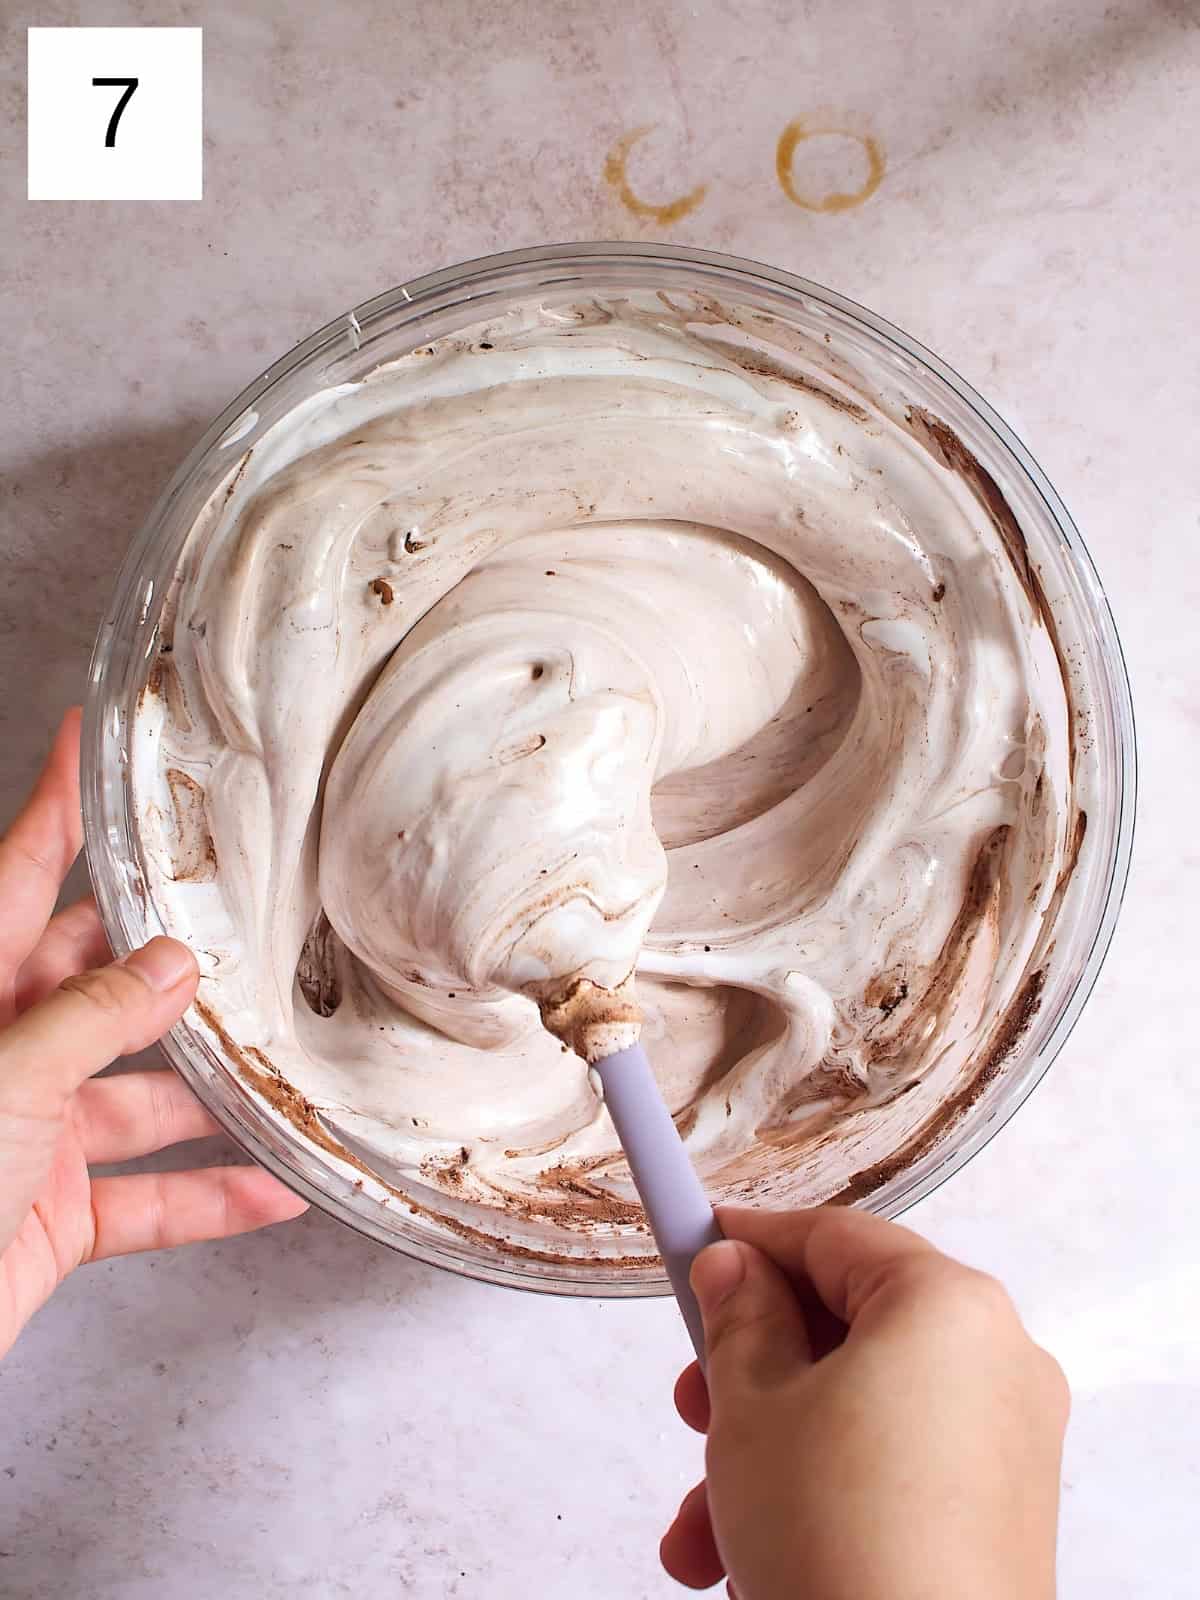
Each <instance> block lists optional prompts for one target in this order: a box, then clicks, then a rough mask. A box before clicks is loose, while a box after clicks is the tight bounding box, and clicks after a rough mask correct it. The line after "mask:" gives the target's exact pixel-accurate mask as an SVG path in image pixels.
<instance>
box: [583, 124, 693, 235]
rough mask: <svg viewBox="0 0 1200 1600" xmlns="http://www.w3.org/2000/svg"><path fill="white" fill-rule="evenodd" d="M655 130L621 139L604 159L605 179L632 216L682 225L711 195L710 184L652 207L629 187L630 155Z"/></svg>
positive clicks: (641, 130)
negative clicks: (628, 169) (683, 218)
mask: <svg viewBox="0 0 1200 1600" xmlns="http://www.w3.org/2000/svg"><path fill="white" fill-rule="evenodd" d="M654 126H655V125H654V123H652V122H647V123H644V124H643V125H642V126H641V127H639V128H632V129H631V130H630V131H629V132H628V133H625V134H622V135H621V137H620V138H619V139H618V140H617V142H616V144H614V145H613V147H612V149H611V150H610V151H609V152H608V155H607V156H606V157H605V158H604V177H605V180H606V182H607V183H608V184H609V185H610V187H611V188H613V189H615V190H616V193H617V198H618V199H619V200H620V202H621V204H622V205H623V206H624V207H625V209H626V211H628V212H629V213H630V214H631V215H632V216H635V217H641V218H643V219H644V220H647V221H650V222H658V223H663V224H666V223H671V222H678V221H679V220H680V218H681V217H686V216H687V215H688V213H689V212H692V211H695V209H696V207H697V206H698V205H699V204H700V202H701V201H702V200H703V199H704V197H705V195H706V194H707V193H708V185H707V184H706V183H698V184H697V185H696V187H695V188H694V189H689V190H688V192H687V194H681V195H680V196H679V197H678V198H677V199H675V200H668V201H666V202H665V203H664V204H662V205H652V204H651V203H650V202H649V201H648V200H642V199H639V197H638V196H637V195H636V194H634V192H633V190H632V189H631V188H630V186H629V177H628V174H627V172H626V167H627V164H628V161H629V153H630V151H631V150H632V149H633V147H634V145H635V144H637V143H638V141H639V140H641V139H644V138H645V137H646V135H647V134H648V133H652V132H653V131H654Z"/></svg>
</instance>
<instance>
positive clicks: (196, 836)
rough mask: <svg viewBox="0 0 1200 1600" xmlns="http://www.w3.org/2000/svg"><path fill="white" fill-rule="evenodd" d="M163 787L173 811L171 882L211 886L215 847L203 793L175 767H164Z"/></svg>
mask: <svg viewBox="0 0 1200 1600" xmlns="http://www.w3.org/2000/svg"><path fill="white" fill-rule="evenodd" d="M167 787H168V788H169V789H170V791H171V807H172V809H173V811H174V812H175V849H174V851H173V852H172V865H173V866H174V868H175V871H174V879H175V882H176V883H211V882H212V881H213V879H214V878H215V877H216V875H217V847H216V845H215V844H214V843H213V837H212V834H211V832H210V831H209V827H208V817H207V815H206V812H205V809H204V790H203V789H202V788H201V787H200V785H199V784H198V783H197V782H196V780H195V778H192V777H189V776H188V774H187V773H186V772H181V771H180V769H179V768H178V767H168V768H167Z"/></svg>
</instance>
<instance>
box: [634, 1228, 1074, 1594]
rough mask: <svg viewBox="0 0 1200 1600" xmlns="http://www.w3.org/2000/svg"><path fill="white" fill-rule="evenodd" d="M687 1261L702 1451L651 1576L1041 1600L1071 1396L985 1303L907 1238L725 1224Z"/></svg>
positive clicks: (691, 1403) (693, 1408)
mask: <svg viewBox="0 0 1200 1600" xmlns="http://www.w3.org/2000/svg"><path fill="white" fill-rule="evenodd" d="M720 1219H721V1226H722V1229H723V1231H724V1233H725V1235H726V1240H725V1242H722V1243H720V1244H715V1245H710V1246H709V1247H708V1249H707V1250H705V1251H703V1252H702V1253H701V1254H700V1255H699V1256H698V1257H697V1258H696V1261H695V1263H694V1264H693V1270H692V1285H693V1287H694V1289H695V1291H696V1296H697V1298H698V1299H699V1301H700V1308H701V1312H702V1314H703V1317H704V1331H705V1342H706V1349H707V1366H708V1381H707V1384H706V1383H705V1379H704V1377H703V1376H702V1375H701V1373H700V1369H699V1367H698V1366H696V1365H695V1364H694V1363H693V1365H692V1366H690V1367H688V1368H687V1369H686V1370H685V1371H684V1372H683V1373H682V1374H681V1376H680V1379H679V1382H678V1384H677V1385H676V1389H675V1400H676V1405H677V1407H678V1409H679V1413H680V1415H681V1416H682V1417H683V1419H684V1421H685V1422H687V1423H689V1424H690V1425H691V1426H692V1427H694V1428H697V1429H699V1430H700V1431H701V1432H705V1433H707V1435H708V1445H707V1451H706V1469H707V1478H706V1481H705V1482H704V1483H701V1484H699V1485H698V1486H697V1487H696V1488H695V1489H693V1490H692V1491H691V1493H690V1494H689V1495H688V1496H687V1497H686V1498H685V1499H684V1502H683V1504H682V1505H681V1507H680V1509H679V1513H678V1515H677V1516H676V1518H675V1521H674V1522H673V1523H672V1525H671V1527H670V1529H669V1530H668V1532H667V1535H666V1537H665V1538H664V1539H663V1543H662V1560H663V1565H664V1566H665V1567H666V1569H667V1571H668V1572H669V1573H670V1574H671V1575H672V1577H674V1578H676V1579H678V1581H679V1582H680V1583H683V1584H686V1585H687V1586H688V1587H689V1588H693V1589H706V1588H708V1587H709V1585H710V1584H714V1583H717V1582H719V1581H720V1579H721V1578H722V1577H724V1576H726V1575H728V1578H729V1589H730V1593H731V1594H735V1595H736V1596H737V1597H738V1600H967V1597H970V1600H1049V1597H1051V1596H1053V1594H1054V1567H1055V1539H1056V1533H1057V1524H1058V1494H1059V1473H1060V1469H1061V1458H1062V1442H1063V1434H1064V1432H1065V1429H1066V1423H1067V1411H1068V1406H1069V1397H1068V1392H1067V1385H1066V1380H1065V1379H1064V1378H1063V1375H1062V1372H1061V1370H1060V1369H1059V1367H1058V1364H1057V1363H1056V1362H1055V1361H1054V1360H1053V1358H1052V1357H1051V1356H1049V1355H1047V1354H1046V1352H1045V1351H1044V1350H1042V1349H1040V1348H1039V1347H1038V1346H1037V1345H1036V1344H1034V1343H1033V1341H1032V1340H1031V1339H1030V1337H1029V1335H1028V1334H1027V1333H1026V1332H1025V1330H1024V1329H1023V1328H1022V1326H1021V1323H1020V1321H1019V1319H1018V1317H1017V1314H1016V1312H1015V1310H1014V1309H1013V1305H1012V1302H1011V1301H1010V1300H1009V1298H1008V1296H1007V1294H1006V1293H1005V1292H1004V1290H1003V1289H1002V1288H1001V1286H1000V1285H999V1284H998V1283H997V1282H996V1281H995V1280H994V1279H992V1278H989V1277H987V1276H985V1275H984V1274H983V1273H980V1272H974V1271H972V1270H971V1269H969V1268H967V1267H964V1266H960V1265H959V1264H958V1263H957V1262H954V1261H951V1260H949V1259H948V1258H947V1257H946V1256H943V1255H941V1254H940V1253H939V1252H938V1251H937V1250H935V1249H934V1248H933V1246H932V1245H930V1244H927V1243H926V1242H925V1240H923V1239H920V1238H918V1237H917V1235H916V1234H914V1233H910V1232H909V1231H908V1229H906V1228H900V1227H897V1226H896V1225H895V1224H894V1223H890V1222H885V1221H883V1219H882V1218H880V1217H872V1216H869V1215H867V1214H866V1213H864V1212H858V1211H849V1210H842V1209H838V1208H825V1209H821V1210H815V1211H806V1212H794V1213H791V1214H777V1215H771V1214H768V1213H763V1212H751V1211H739V1210H731V1209H724V1210H722V1211H721V1213H720Z"/></svg>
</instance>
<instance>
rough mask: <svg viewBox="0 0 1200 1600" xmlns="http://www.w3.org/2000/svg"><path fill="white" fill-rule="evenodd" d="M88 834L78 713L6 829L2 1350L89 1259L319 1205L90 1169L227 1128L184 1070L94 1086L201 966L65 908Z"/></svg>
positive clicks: (161, 1176)
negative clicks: (112, 935) (122, 942)
mask: <svg viewBox="0 0 1200 1600" xmlns="http://www.w3.org/2000/svg"><path fill="white" fill-rule="evenodd" d="M80 843H81V827H80V818H79V712H78V711H77V710H76V711H71V712H68V714H67V716H66V718H65V719H64V721H63V725H62V727H61V728H60V729H59V733H58V738H57V739H56V741H55V744H54V749H53V751H52V752H51V754H50V758H49V760H48V761H47V763H46V766H45V768H44V770H43V772H42V775H41V777H40V778H39V780H38V783H37V786H36V788H35V789H34V791H33V794H32V796H31V798H30V800H29V802H28V804H27V805H26V807H25V809H24V810H23V811H22V812H21V814H20V816H18V818H17V820H16V821H15V822H14V823H13V825H12V827H11V828H10V829H9V831H8V833H7V834H5V835H4V837H3V838H2V839H0V908H3V909H2V912H0V1356H3V1355H4V1354H5V1352H6V1351H7V1350H8V1349H9V1348H10V1347H11V1345H12V1343H13V1341H14V1340H15V1339H16V1337H17V1334H18V1333H19V1332H20V1331H21V1329H22V1328H23V1327H24V1325H25V1323H26V1322H27V1321H28V1320H29V1318H30V1317H31V1316H32V1315H33V1313H34V1312H35V1311H36V1310H37V1309H38V1307H39V1306H40V1305H42V1304H43V1302H44V1301H45V1300H46V1299H47V1298H48V1297H49V1295H50V1294H51V1292H52V1291H53V1290H54V1289H55V1288H56V1287H57V1285H58V1284H59V1283H61V1282H62V1280H63V1278H65V1277H66V1275H67V1273H68V1272H70V1271H72V1270H73V1269H74V1268H75V1267H77V1266H80V1265H81V1264H82V1263H83V1262H85V1261H98V1260H100V1259H102V1258H103V1257H105V1256H113V1255H126V1254H128V1253H129V1252H131V1251H134V1250H160V1249H163V1248H166V1247H168V1246H171V1245H177V1244H189V1243H192V1242H193V1241H195V1240H199V1239H219V1238H224V1237H226V1236H227V1235H229V1234H233V1233H244V1232H245V1231H246V1230H248V1229H250V1228H259V1227H262V1226H263V1225H264V1224H265V1223H269V1222H282V1221H283V1220H285V1219H286V1218H288V1217H295V1216H299V1214H300V1213H301V1212H302V1211H304V1210H305V1209H306V1202H305V1201H303V1200H301V1199H300V1197H299V1196H298V1195H294V1194H292V1192H291V1191H290V1190H289V1189H287V1188H285V1186H284V1185H283V1184H282V1183H280V1182H279V1181H278V1180H277V1179H276V1178H274V1177H272V1176H271V1174H270V1173H268V1172H264V1171H262V1170H261V1169H260V1168H258V1167H214V1168H209V1169H207V1170H203V1171H198V1172H165V1173H157V1172H153V1173H151V1172H147V1173H137V1174H134V1175H131V1176H128V1177H106V1178H93V1177H92V1176H91V1174H90V1172H89V1170H88V1164H89V1162H113V1161H127V1160H131V1159H132V1158H134V1157H136V1156H143V1155H148V1154H149V1153H150V1152H151V1151H152V1150H161V1149H162V1148H163V1147H164V1146H165V1145H170V1144H177V1143H178V1142H180V1141H181V1140H184V1139H198V1138H201V1137H202V1136H204V1135H205V1134H209V1133H216V1132H219V1131H220V1130H219V1129H218V1127H217V1125H216V1123H215V1122H214V1121H213V1120H212V1118H211V1117H210V1116H209V1115H208V1113H207V1112H206V1111H205V1110H204V1109H203V1108H202V1107H201V1106H200V1105H199V1104H198V1102H197V1101H196V1100H195V1099H193V1097H192V1095H191V1094H190V1093H189V1092H188V1090H187V1089H186V1087H185V1086H184V1084H183V1082H182V1081H181V1080H180V1079H179V1078H177V1077H176V1076H175V1074H174V1073H173V1072H170V1071H155V1072H129V1073H125V1074H122V1075H119V1076H117V1077H111V1078H103V1079H100V1080H98V1081H96V1082H90V1081H89V1080H90V1079H91V1078H92V1077H93V1074H95V1073H97V1072H99V1071H100V1070H101V1068H102V1067H106V1066H108V1064H109V1063H110V1062H111V1061H114V1060H115V1059H116V1058H117V1057H118V1056H121V1055H125V1054H128V1053H130V1052H132V1051H135V1050H143V1049H145V1047H146V1046H147V1045H149V1044H152V1043H153V1042H154V1040H156V1039H158V1038H160V1037H161V1036H162V1034H164V1033H165V1032H166V1030H167V1029H168V1028H169V1027H170V1026H171V1024H172V1023H173V1022H175V1021H176V1020H177V1019H178V1018H179V1017H180V1016H182V1014H183V1012H184V1011H185V1010H186V1008H187V1007H188V1005H189V1004H190V1003H191V1000H192V996H193V995H194V994H195V992H196V983H197V980H198V976H199V974H198V970H197V967H196V961H195V958H194V957H193V955H192V953H191V952H190V951H189V950H188V948H187V947H186V945H182V944H179V943H177V942H176V941H175V940H174V939H162V938H159V939H152V940H151V941H150V943H149V944H147V945H145V946H143V948H142V949H140V950H135V951H134V952H133V953H132V954H131V955H130V956H128V957H126V959H125V960H124V961H113V960H112V959H111V953H110V951H109V949H108V944H107V942H106V940H105V937H104V930H103V928H102V927H101V925H100V919H99V917H98V916H97V914H96V907H95V905H94V903H93V902H92V901H91V900H85V901H80V902H79V903H78V904H76V905H73V906H70V907H68V908H67V909H66V910H65V911H61V912H59V914H58V915H57V916H54V915H52V913H53V911H54V904H55V901H56V900H57V898H58V892H59V889H60V888H61V886H62V882H63V879H64V878H65V877H66V875H67V872H68V870H69V868H70V866H71V863H72V862H73V861H74V859H75V857H76V855H77V854H78V853H79V847H80Z"/></svg>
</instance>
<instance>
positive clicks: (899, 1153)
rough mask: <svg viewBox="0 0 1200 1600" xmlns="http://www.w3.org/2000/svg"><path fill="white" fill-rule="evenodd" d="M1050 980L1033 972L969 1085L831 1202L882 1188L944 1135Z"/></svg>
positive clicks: (1001, 1059)
mask: <svg viewBox="0 0 1200 1600" xmlns="http://www.w3.org/2000/svg"><path fill="white" fill-rule="evenodd" d="M1045 982H1046V970H1045V968H1044V967H1039V968H1038V969H1037V971H1036V972H1032V973H1030V975H1029V977H1028V978H1026V980H1025V982H1024V983H1023V984H1022V986H1021V988H1020V989H1019V990H1018V991H1017V994H1016V997H1015V999H1014V1000H1013V1002H1012V1004H1011V1005H1010V1006H1009V1007H1008V1009H1007V1010H1006V1011H1005V1013H1004V1015H1003V1016H1002V1017H1001V1018H1000V1021H999V1023H998V1024H997V1026H996V1028H995V1030H994V1032H993V1033H992V1036H991V1038H990V1039H989V1041H988V1043H987V1044H986V1045H985V1046H984V1048H983V1051H982V1053H981V1055H980V1057H979V1065H978V1066H977V1067H976V1068H975V1070H974V1072H973V1073H972V1075H971V1079H970V1081H969V1082H968V1083H967V1084H966V1086H965V1087H964V1088H963V1089H960V1090H959V1092H958V1094H956V1095H954V1096H953V1097H952V1098H951V1099H950V1100H948V1101H947V1102H946V1103H945V1105H943V1106H942V1107H940V1108H939V1110H938V1111H937V1113H936V1115H935V1116H934V1117H933V1118H932V1119H931V1120H930V1121H929V1122H927V1123H925V1125H924V1126H923V1127H922V1128H920V1129H918V1131H917V1132H916V1133H915V1134H914V1135H913V1137H912V1138H911V1139H910V1140H909V1141H908V1142H907V1144H904V1145H902V1146H901V1147H900V1149H899V1150H896V1151H894V1152H893V1153H892V1154H891V1155H890V1156H887V1157H885V1158H884V1160H882V1161H878V1162H876V1164H875V1165H874V1166H872V1167H866V1168H864V1170H863V1171H862V1172H859V1173H857V1174H856V1175H855V1176H854V1177H853V1178H851V1179H850V1181H849V1183H847V1184H846V1186H845V1188H843V1189H841V1190H839V1192H838V1193H837V1194H835V1195H831V1196H830V1198H829V1200H828V1201H826V1204H827V1205H835V1206H849V1205H855V1204H857V1202H858V1201H859V1200H864V1199H866V1197H867V1196H868V1195H871V1194H874V1193H875V1191H876V1190H877V1189H882V1188H883V1186H884V1184H885V1183H889V1182H890V1181H891V1180H892V1179H893V1178H895V1177H897V1176H899V1174H900V1173H902V1172H903V1171H904V1170H905V1169H906V1168H907V1167H910V1166H912V1164H913V1163H914V1162H915V1161H917V1160H919V1159H920V1157H921V1156H923V1155H925V1154H927V1152H928V1151H930V1150H931V1149H932V1148H933V1147H934V1145H936V1144H938V1143H939V1142H940V1141H941V1140H942V1139H944V1138H945V1136H946V1135H947V1134H948V1133H949V1132H950V1130H951V1128H953V1127H954V1126H955V1125H956V1123H958V1122H959V1121H960V1120H961V1119H962V1117H963V1116H964V1115H965V1113H966V1112H967V1111H969V1110H970V1109H971V1107H972V1106H973V1105H974V1104H975V1102H976V1101H977V1100H978V1099H979V1097H980V1095H981V1094H982V1093H983V1091H984V1090H985V1089H986V1088H987V1086H988V1084H989V1083H991V1082H992V1080H993V1079H994V1078H995V1077H996V1075H997V1074H998V1073H999V1071H1000V1069H1001V1067H1003V1065H1004V1063H1005V1062H1006V1061H1007V1060H1008V1058H1009V1057H1010V1056H1011V1055H1012V1053H1013V1051H1014V1050H1015V1049H1016V1047H1017V1045H1018V1044H1020V1042H1021V1040H1022V1039H1023V1038H1024V1037H1025V1034H1026V1033H1027V1032H1028V1031H1029V1028H1030V1025H1031V1024H1032V1022H1033V1019H1034V1017H1035V1016H1036V1015H1037V1011H1038V1007H1039V1005H1040V1004H1041V999H1042V989H1043V988H1044V987H1045Z"/></svg>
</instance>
